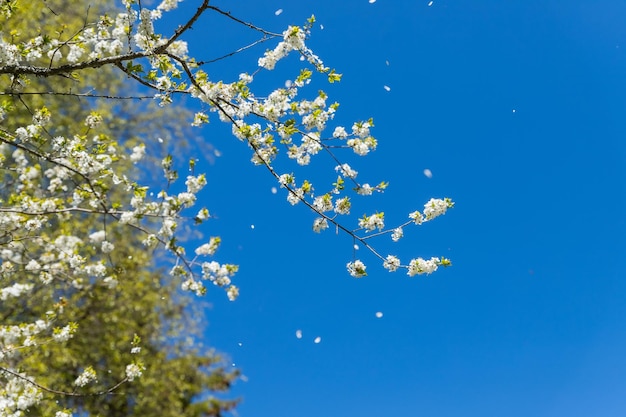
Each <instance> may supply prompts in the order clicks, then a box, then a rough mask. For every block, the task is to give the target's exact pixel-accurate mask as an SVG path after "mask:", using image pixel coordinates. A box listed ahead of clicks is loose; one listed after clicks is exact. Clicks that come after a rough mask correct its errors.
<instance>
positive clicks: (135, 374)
mask: <svg viewBox="0 0 626 417" xmlns="http://www.w3.org/2000/svg"><path fill="white" fill-rule="evenodd" d="M141 374H142V369H141V367H140V366H139V365H137V364H134V363H131V364H130V365H126V378H127V379H128V380H129V381H132V380H134V379H135V378H139V377H140V376H141Z"/></svg>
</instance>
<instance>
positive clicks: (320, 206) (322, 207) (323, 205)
mask: <svg viewBox="0 0 626 417" xmlns="http://www.w3.org/2000/svg"><path fill="white" fill-rule="evenodd" d="M332 198H333V197H332V196H331V195H330V194H324V195H322V196H319V197H315V200H313V207H314V208H315V209H316V210H317V211H318V212H320V213H323V212H325V211H330V210H332V209H333V201H332Z"/></svg>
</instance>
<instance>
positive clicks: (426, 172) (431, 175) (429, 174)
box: [424, 168, 433, 178]
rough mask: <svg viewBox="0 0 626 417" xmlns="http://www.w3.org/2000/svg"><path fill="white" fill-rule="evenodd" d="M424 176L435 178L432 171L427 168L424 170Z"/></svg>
mask: <svg viewBox="0 0 626 417" xmlns="http://www.w3.org/2000/svg"><path fill="white" fill-rule="evenodd" d="M424 175H425V176H426V178H432V177H433V173H432V171H431V170H430V169H428V168H426V169H425V170H424Z"/></svg>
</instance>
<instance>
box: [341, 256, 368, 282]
mask: <svg viewBox="0 0 626 417" xmlns="http://www.w3.org/2000/svg"><path fill="white" fill-rule="evenodd" d="M346 268H347V269H348V272H349V273H350V275H352V276H353V277H355V278H362V277H364V276H366V275H367V272H365V269H366V266H365V264H364V263H363V262H361V261H359V260H358V259H357V260H356V261H354V262H348V264H347V265H346Z"/></svg>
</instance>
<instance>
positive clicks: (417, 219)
mask: <svg viewBox="0 0 626 417" xmlns="http://www.w3.org/2000/svg"><path fill="white" fill-rule="evenodd" d="M409 219H411V220H413V221H414V222H415V224H422V222H423V221H424V216H422V213H420V212H419V211H414V212H413V213H409Z"/></svg>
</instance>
